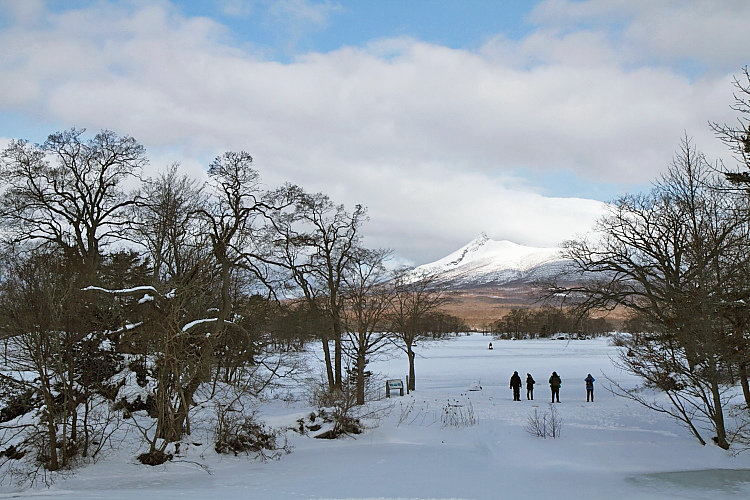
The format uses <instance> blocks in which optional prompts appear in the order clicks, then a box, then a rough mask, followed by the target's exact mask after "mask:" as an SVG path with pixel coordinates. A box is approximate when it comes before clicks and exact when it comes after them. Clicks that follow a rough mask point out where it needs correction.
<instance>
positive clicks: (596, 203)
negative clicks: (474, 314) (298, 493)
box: [0, 0, 750, 265]
mask: <svg viewBox="0 0 750 500" xmlns="http://www.w3.org/2000/svg"><path fill="white" fill-rule="evenodd" d="M748 19H750V2H747V1H746V0H719V1H713V2H706V1H690V0H680V1H678V0H575V1H574V0H542V1H527V0H507V1H502V0H497V1H491V0H487V1H479V0H464V1H461V2H457V1H448V0H433V1H417V0H400V1H399V0H381V1H364V0H363V1H334V0H328V1H323V2H319V1H313V0H217V1H214V2H207V1H197V0H196V1H188V0H182V1H178V0H173V1H167V0H154V1H145V0H48V1H42V0H15V1H14V0H0V47H2V50H0V146H4V145H5V144H6V143H7V141H8V140H10V139H13V138H17V139H27V140H29V141H31V142H43V141H44V139H45V138H46V137H47V135H48V134H50V133H53V132H56V131H60V130H65V129H68V128H70V127H77V128H86V129H87V131H88V132H89V133H91V134H92V135H93V134H94V133H96V132H98V131H99V130H102V129H107V130H113V131H115V132H117V133H118V134H121V135H131V136H133V137H134V138H135V139H137V140H138V141H139V142H140V143H142V144H143V145H144V146H145V147H146V149H147V151H148V156H149V159H150V164H149V166H148V168H147V172H146V175H153V174H155V173H157V172H158V171H160V170H163V169H165V168H166V167H167V166H169V165H170V164H172V163H174V162H179V163H180V165H181V168H182V169H183V170H184V171H185V172H186V173H189V174H190V175H194V176H196V177H198V178H205V171H206V168H207V166H208V164H209V163H210V161H211V160H212V159H213V158H214V157H215V156H217V155H219V154H221V153H222V152H224V151H228V150H232V151H239V150H243V151H247V152H249V153H250V154H251V155H252V156H253V158H254V165H255V167H256V168H257V169H258V171H259V172H260V174H261V177H262V179H263V182H264V183H265V185H266V186H267V187H268V188H274V187H276V186H279V185H281V184H283V183H285V182H291V183H294V184H298V185H300V186H302V187H303V188H305V189H306V190H307V191H311V192H324V193H326V194H328V195H329V196H330V197H331V199H332V200H333V201H334V202H336V203H342V204H344V205H345V206H346V207H348V208H349V209H350V210H351V209H353V207H354V206H355V205H356V204H362V205H364V206H366V207H367V208H368V214H369V218H370V220H369V222H368V223H367V224H366V225H365V226H364V228H363V234H364V235H365V244H366V245H368V246H371V247H382V248H390V249H392V250H393V251H394V256H395V260H396V261H397V262H399V263H408V264H414V265H419V264H424V263H427V262H431V261H434V260H437V259H440V258H441V257H444V256H445V255H447V254H449V253H450V252H452V251H454V250H456V249H457V248H459V247H461V246H462V245H464V244H466V243H468V242H469V241H470V240H472V239H474V238H475V237H477V236H478V235H479V234H480V233H482V232H484V233H486V234H487V235H488V236H489V237H490V238H492V239H495V240H510V241H513V242H515V243H519V244H523V245H530V246H544V247H551V246H556V245H558V244H559V243H561V242H562V241H563V240H565V239H568V238H573V237H576V236H580V235H583V234H585V233H586V232H587V231H589V230H590V228H591V227H592V225H593V223H594V221H595V220H596V219H597V217H598V216H599V215H600V214H601V210H602V207H603V203H605V202H609V201H612V200H614V199H616V198H617V197H618V196H621V195H624V194H626V193H635V192H641V191H645V190H647V189H649V186H650V185H651V183H652V182H653V181H655V180H657V179H658V177H659V175H660V174H661V173H662V172H664V171H665V170H666V169H667V167H668V166H669V164H670V162H671V160H672V159H673V157H674V155H675V152H676V150H677V149H678V147H679V143H680V140H681V139H683V138H685V137H686V136H687V137H689V138H691V140H692V141H693V142H694V144H695V145H696V147H697V148H698V149H699V150H701V151H703V152H704V153H705V154H706V156H707V158H708V159H709V160H710V161H711V162H721V161H723V162H724V164H725V165H726V166H728V167H731V166H733V165H734V162H733V160H732V158H731V155H730V154H729V152H728V151H727V150H726V148H725V146H724V145H723V144H722V143H721V142H720V141H719V140H718V139H716V137H715V136H714V134H713V132H712V131H711V128H710V126H709V123H711V122H717V123H735V120H736V119H737V117H736V113H735V112H734V111H733V110H732V109H731V105H732V103H733V91H734V87H733V84H732V82H733V78H734V77H735V76H737V77H739V76H741V75H742V69H743V68H744V67H745V66H746V65H747V64H748V62H749V61H748V59H750V56H749V55H748V51H747V47H750V30H747V29H746V27H747V21H748Z"/></svg>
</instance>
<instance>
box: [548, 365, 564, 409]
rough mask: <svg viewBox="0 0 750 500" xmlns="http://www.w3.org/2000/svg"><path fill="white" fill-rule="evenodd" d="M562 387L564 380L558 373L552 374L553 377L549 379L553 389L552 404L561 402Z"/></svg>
mask: <svg viewBox="0 0 750 500" xmlns="http://www.w3.org/2000/svg"><path fill="white" fill-rule="evenodd" d="M561 385H562V379H561V378H560V375H558V374H557V372H552V376H551V377H550V378H549V387H550V389H552V402H553V403H554V402H555V399H557V402H558V403H559V402H560V386H561Z"/></svg>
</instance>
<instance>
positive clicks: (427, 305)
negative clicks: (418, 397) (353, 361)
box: [388, 268, 449, 391]
mask: <svg viewBox="0 0 750 500" xmlns="http://www.w3.org/2000/svg"><path fill="white" fill-rule="evenodd" d="M392 285H393V295H394V298H393V305H392V307H391V310H390V311H389V313H388V321H389V323H390V331H391V333H392V339H393V341H394V343H395V344H396V345H397V346H398V348H399V349H401V350H403V351H404V352H405V353H406V356H407V358H408V359H409V383H408V388H409V390H411V391H413V390H415V388H416V382H415V378H416V372H415V370H414V358H415V357H416V353H415V352H414V350H413V346H414V344H415V343H416V342H417V341H418V340H422V339H424V338H426V335H427V333H428V331H429V330H428V328H427V327H426V320H427V319H428V317H429V315H430V314H431V313H433V312H435V311H437V310H438V309H439V308H440V306H442V305H443V304H445V303H446V302H447V301H448V300H449V296H448V293H447V290H446V288H445V286H444V285H442V284H441V283H440V281H439V277H438V275H437V274H434V273H430V272H427V271H415V270H413V269H409V268H401V269H398V270H397V271H396V272H395V273H394V277H393V280H392Z"/></svg>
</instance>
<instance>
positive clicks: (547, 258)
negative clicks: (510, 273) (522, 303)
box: [417, 233, 561, 272]
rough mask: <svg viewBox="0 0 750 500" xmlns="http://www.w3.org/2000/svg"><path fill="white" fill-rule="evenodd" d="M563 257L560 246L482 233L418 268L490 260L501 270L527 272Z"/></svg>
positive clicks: (451, 266) (443, 268)
mask: <svg viewBox="0 0 750 500" xmlns="http://www.w3.org/2000/svg"><path fill="white" fill-rule="evenodd" d="M558 260H561V255H560V250H559V249H557V248H539V247H529V246H524V245H518V244H516V243H513V242H510V241H505V240H503V241H495V240H492V239H490V238H489V237H488V236H487V235H486V234H484V233H482V234H481V235H479V237H477V238H476V239H474V240H473V241H471V242H470V243H469V244H467V245H466V246H464V247H461V248H459V249H458V250H456V251H455V252H453V253H451V254H449V255H448V256H446V257H443V258H442V259H440V260H437V261H435V262H433V263H431V264H425V265H423V266H420V267H418V268H417V269H426V270H435V271H443V272H445V271H448V270H451V269H454V268H456V267H459V266H466V265H477V264H479V263H487V264H488V265H492V267H494V268H496V269H498V270H506V269H512V270H516V271H526V270H528V269H531V268H533V267H536V266H539V265H541V264H544V263H547V262H552V261H558Z"/></svg>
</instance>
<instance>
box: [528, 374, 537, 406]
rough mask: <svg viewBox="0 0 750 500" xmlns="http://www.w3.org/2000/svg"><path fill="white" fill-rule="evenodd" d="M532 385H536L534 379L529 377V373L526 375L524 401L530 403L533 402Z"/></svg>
mask: <svg viewBox="0 0 750 500" xmlns="http://www.w3.org/2000/svg"><path fill="white" fill-rule="evenodd" d="M534 384H536V381H535V380H534V377H532V376H531V373H527V374H526V399H528V400H530V401H533V400H534Z"/></svg>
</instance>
